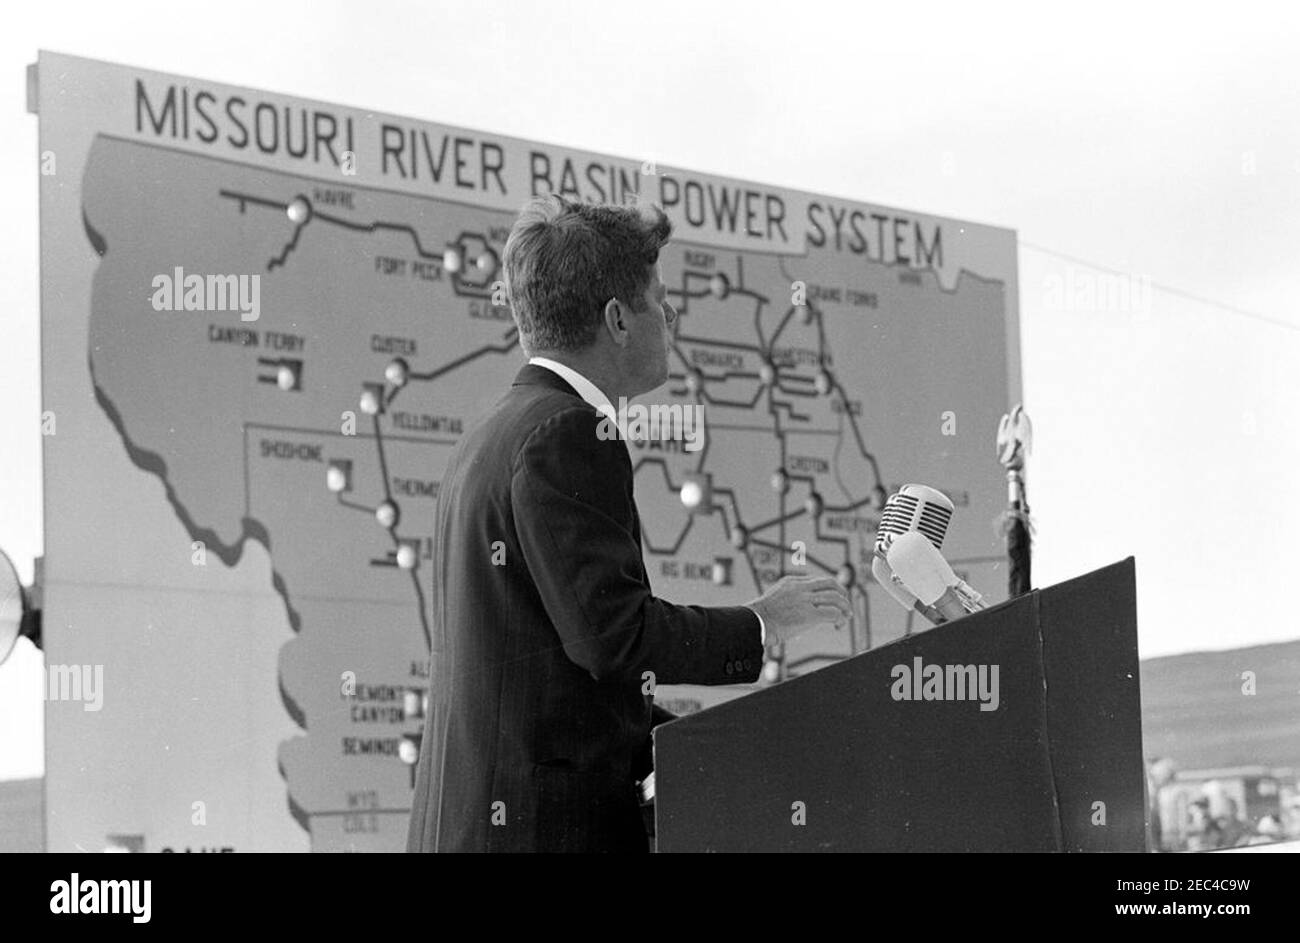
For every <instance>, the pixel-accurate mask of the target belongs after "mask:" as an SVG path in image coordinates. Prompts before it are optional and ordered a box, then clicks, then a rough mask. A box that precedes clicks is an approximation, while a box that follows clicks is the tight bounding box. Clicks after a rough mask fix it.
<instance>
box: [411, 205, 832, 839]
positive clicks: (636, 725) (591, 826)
mask: <svg viewBox="0 0 1300 943" xmlns="http://www.w3.org/2000/svg"><path fill="white" fill-rule="evenodd" d="M670 231H671V224H670V223H669V222H668V220H667V219H666V218H665V217H664V215H663V213H662V212H661V211H659V210H658V209H656V208H648V207H647V208H641V209H634V208H631V207H612V206H592V205H587V204H577V203H571V202H569V201H567V200H564V199H561V198H559V197H554V196H552V197H546V198H542V199H538V200H534V201H533V202H532V203H530V204H529V205H528V206H527V207H525V209H524V212H523V213H522V214H521V216H520V218H519V220H518V221H517V222H516V224H515V226H514V228H513V230H512V231H511V234H510V238H509V239H508V241H507V243H506V250H505V258H504V262H505V276H506V289H507V292H508V294H509V296H510V301H511V307H512V308H513V312H514V317H515V321H516V324H517V326H518V328H519V339H520V345H521V346H522V348H523V350H524V352H525V354H527V355H528V356H529V358H530V360H529V363H528V364H527V365H526V366H524V367H523V369H522V370H520V371H519V374H518V376H517V377H516V378H515V381H514V384H513V385H512V386H511V388H510V390H509V391H508V392H507V393H506V395H505V396H504V397H503V398H502V399H501V400H500V401H499V402H498V403H497V404H496V406H494V407H493V408H492V409H491V410H490V411H489V412H488V413H487V415H485V416H484V417H483V418H482V419H480V420H479V421H478V422H477V423H475V424H474V426H473V427H472V428H471V429H470V430H469V431H467V432H466V433H465V435H464V436H463V438H462V439H461V441H460V443H459V445H458V446H457V448H456V451H455V453H454V454H453V456H452V458H451V460H450V462H449V464H448V467H447V472H446V475H445V476H444V477H443V480H442V485H441V490H440V492H439V498H438V514H437V525H436V532H435V533H436V536H435V551H434V565H433V570H434V587H433V608H434V612H433V616H434V618H433V629H434V632H433V651H432V653H431V662H430V669H431V670H430V697H429V713H428V715H427V718H426V721H425V730H424V736H423V740H422V743H421V750H420V759H419V767H418V771H417V776H416V787H415V797H414V803H413V808H412V810H411V821H410V832H409V836H408V840H407V850H408V851H646V850H647V842H646V834H645V828H644V825H643V822H642V818H641V814H640V810H639V803H638V796H637V791H636V783H637V781H638V780H640V779H641V778H643V777H644V776H645V775H646V774H647V773H648V772H649V763H648V760H649V738H650V728H651V723H652V713H653V689H654V686H655V685H656V684H682V683H688V684H730V683H738V682H748V681H754V680H756V679H757V678H758V676H759V672H760V670H761V668H762V664H763V653H764V644H765V637H766V640H767V641H776V640H778V639H780V640H784V639H786V638H789V637H791V636H792V635H794V634H796V633H798V632H800V631H803V630H805V629H807V628H811V627H812V626H813V625H817V624H825V623H836V624H839V623H842V622H844V621H845V620H847V618H848V616H849V612H850V608H849V603H848V598H847V595H846V594H845V592H844V590H843V589H842V588H841V587H840V586H839V584H838V583H836V582H835V581H834V580H833V579H830V578H811V577H801V578H790V577H788V578H786V579H784V580H781V581H780V582H778V583H776V584H775V585H774V586H773V587H771V588H770V589H769V590H768V591H767V592H766V593H764V594H763V596H761V597H760V598H759V599H757V600H755V601H754V602H752V603H750V604H749V605H748V606H732V607H716V608H708V607H702V606H679V605H674V604H672V603H669V602H667V601H665V600H662V599H658V598H656V597H655V595H654V594H653V593H652V591H651V588H650V582H649V578H648V576H647V573H646V569H645V566H644V564H643V561H642V556H641V532H640V522H639V519H638V517H637V509H636V502H635V500H634V499H633V495H632V477H633V476H632V463H631V459H630V456H629V454H628V450H627V444H626V442H625V441H622V440H620V439H617V438H610V437H609V436H608V435H602V434H601V433H600V431H599V430H600V427H601V420H602V418H603V417H604V416H609V415H611V414H612V412H613V409H612V403H611V401H610V398H611V397H613V398H618V397H627V398H629V399H630V398H631V397H633V396H636V395H638V394H641V393H645V392H648V391H650V390H653V389H654V388H656V387H658V386H659V385H660V384H662V383H663V382H664V381H665V380H666V379H667V376H668V354H669V350H670V344H671V332H670V328H671V326H672V324H673V321H674V320H675V318H676V312H675V311H674V310H673V308H672V306H671V305H670V304H668V302H667V300H666V291H665V289H664V285H663V281H662V277H661V274H660V270H659V265H658V254H659V250H660V249H661V248H662V247H663V246H664V245H665V244H666V243H667V241H668V237H669V233H670ZM604 428H605V430H608V429H609V428H610V426H609V424H608V423H607V424H606V425H605V426H604Z"/></svg>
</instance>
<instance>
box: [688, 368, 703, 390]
mask: <svg viewBox="0 0 1300 943" xmlns="http://www.w3.org/2000/svg"><path fill="white" fill-rule="evenodd" d="M700 384H701V378H700V371H698V370H688V371H686V389H688V390H690V391H691V392H692V393H698V392H699V391H700Z"/></svg>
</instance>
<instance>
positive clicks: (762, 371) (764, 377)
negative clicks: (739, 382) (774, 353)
mask: <svg viewBox="0 0 1300 943" xmlns="http://www.w3.org/2000/svg"><path fill="white" fill-rule="evenodd" d="M758 378H759V379H760V380H761V381H762V382H763V385H764V386H770V385H771V383H772V381H773V380H775V379H776V367H774V366H772V361H770V360H764V361H763V363H762V365H761V366H760V367H759V368H758Z"/></svg>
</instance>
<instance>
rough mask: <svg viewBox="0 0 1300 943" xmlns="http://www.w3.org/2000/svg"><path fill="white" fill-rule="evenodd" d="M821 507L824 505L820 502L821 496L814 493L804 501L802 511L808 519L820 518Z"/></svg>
mask: <svg viewBox="0 0 1300 943" xmlns="http://www.w3.org/2000/svg"><path fill="white" fill-rule="evenodd" d="M823 507H825V504H824V502H823V501H822V496H821V495H819V494H818V493H817V492H816V491H814V492H813V493H812V494H810V495H808V497H807V498H806V499H804V502H803V509H804V512H805V513H806V514H807V515H808V516H809V517H821V513H822V508H823Z"/></svg>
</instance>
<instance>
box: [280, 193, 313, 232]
mask: <svg viewBox="0 0 1300 943" xmlns="http://www.w3.org/2000/svg"><path fill="white" fill-rule="evenodd" d="M285 212H286V213H288V214H289V222H291V223H294V224H296V225H298V226H301V225H302V224H303V223H305V222H307V220H309V219H311V204H310V203H308V202H307V198H306V197H301V196H300V197H295V198H294V200H293V202H292V203H290V204H289V206H288V208H287V209H286V210H285Z"/></svg>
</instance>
